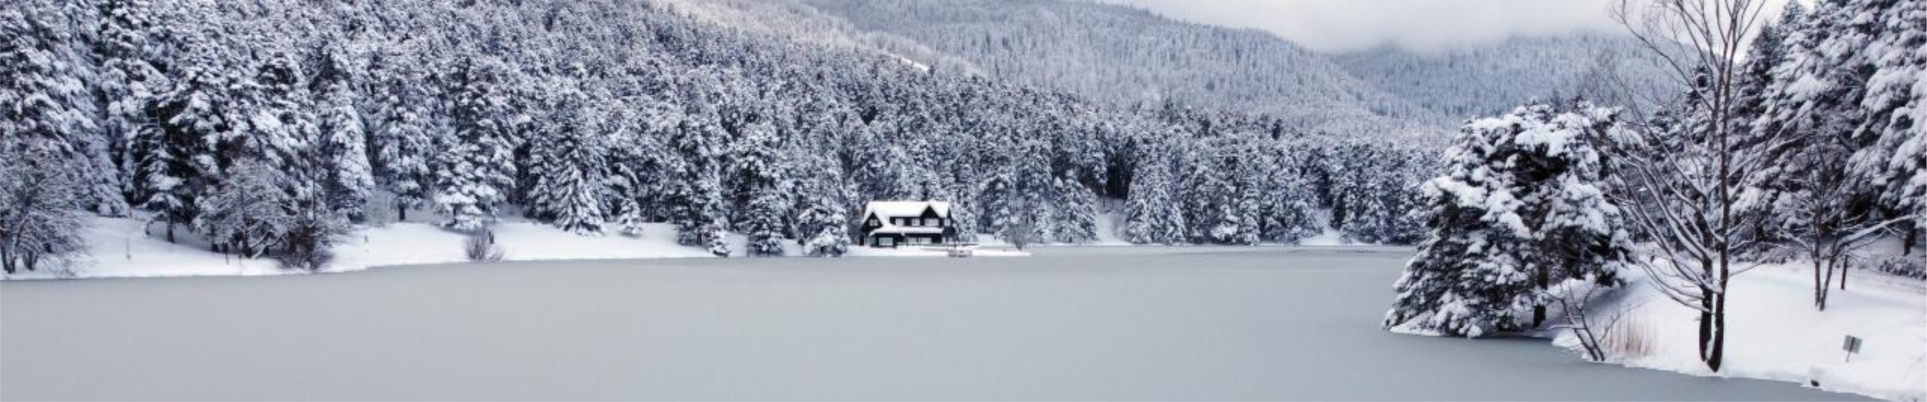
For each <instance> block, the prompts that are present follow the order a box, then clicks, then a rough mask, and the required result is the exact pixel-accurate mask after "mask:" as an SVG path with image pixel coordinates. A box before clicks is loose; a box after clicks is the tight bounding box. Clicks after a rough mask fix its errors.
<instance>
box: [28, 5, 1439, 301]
mask: <svg viewBox="0 0 1927 402" xmlns="http://www.w3.org/2000/svg"><path fill="white" fill-rule="evenodd" d="M0 68H5V69H6V70H7V71H5V74H4V75H0V77H4V78H0V101H4V103H6V104H14V105H20V106H19V107H16V108H12V109H9V110H7V111H6V114H5V115H4V116H0V117H4V118H3V119H0V124H3V125H4V126H0V128H3V129H4V131H5V132H6V134H7V135H6V136H5V137H4V141H5V142H4V144H3V145H4V147H0V150H3V151H5V152H6V155H5V159H6V160H9V161H23V162H22V163H17V164H9V165H8V169H6V170H5V176H4V177H5V179H4V180H0V183H3V184H4V185H5V186H4V188H3V189H0V190H4V191H5V193H6V197H5V199H6V200H7V201H6V202H5V203H0V214H4V215H5V217H6V219H8V220H10V221H16V222H29V223H31V224H30V225H25V226H16V227H14V228H9V229H8V231H7V232H5V233H0V234H4V235H5V236H7V237H8V240H9V241H7V242H5V243H4V244H6V245H7V246H6V249H5V250H4V251H6V252H7V254H6V255H7V257H6V258H5V260H6V261H7V262H8V264H9V265H8V268H9V269H10V270H11V269H14V268H16V267H24V268H33V267H34V265H35V264H36V262H38V261H48V260H57V259H61V258H67V257H72V256H73V254H74V253H75V252H77V251H78V250H81V249H83V247H80V246H81V244H79V243H80V242H81V241H82V240H81V239H80V238H79V237H77V235H76V234H75V232H76V230H75V226H76V225H79V224H81V223H82V222H83V221H84V220H82V219H80V217H79V215H78V214H79V213H81V212H80V211H86V213H93V214H100V215H106V216H128V215H133V216H140V217H145V218H149V219H151V220H152V221H153V225H154V226H157V227H165V229H164V230H163V231H161V233H165V235H164V236H166V237H167V238H168V239H170V240H172V239H173V238H174V237H175V236H176V233H177V232H179V231H188V232H190V233H192V234H193V235H196V236H200V237H201V238H204V239H207V240H208V243H210V244H212V245H213V246H212V247H213V248H214V249H215V250H216V251H221V252H227V253H234V254H239V255H242V256H247V257H260V256H268V255H278V256H283V257H291V258H293V259H295V260H297V261H296V262H295V263H293V264H291V265H293V266H301V267H309V268H312V267H313V266H312V265H309V264H313V263H325V258H323V257H325V256H322V257H317V255H325V252H326V250H327V248H328V245H329V243H330V242H331V241H332V240H333V239H335V238H337V237H339V235H340V234H341V233H345V232H348V231H352V230H354V227H355V226H354V225H353V223H355V222H366V221H369V220H370V219H371V217H376V216H388V215H398V214H399V215H405V214H406V212H407V211H408V210H409V209H411V208H426V209H430V210H433V211H436V214H435V215H436V216H434V217H431V218H428V219H433V220H435V221H437V222H439V223H441V224H442V225H443V226H446V227H448V228H450V229H453V230H461V231H479V230H484V229H486V228H487V227H488V226H489V225H490V224H491V223H492V222H494V221H496V220H497V219H498V218H500V217H502V216H504V215H506V214H509V213H512V212H513V213H521V214H523V215H525V216H526V217H528V218H531V219H535V220H538V221H542V222H550V223H552V224H554V225H555V226H557V227H559V228H562V229H565V230H568V231H572V232H576V233H580V234H582V235H588V236H596V235H611V234H618V233H624V234H634V232H635V231H637V230H640V228H641V226H640V223H643V222H670V223H673V224H674V226H675V227H677V228H678V229H679V230H678V231H677V235H678V236H679V240H680V241H681V242H682V243H684V244H687V245H692V246H700V247H710V248H712V249H715V248H719V247H726V245H724V244H723V242H722V240H721V239H722V237H723V233H725V232H738V233H743V234H746V235H747V236H748V237H749V239H750V242H749V245H748V247H750V248H751V249H752V250H750V251H751V254H772V253H780V252H781V248H779V247H775V245H776V244H779V243H780V242H784V241H799V242H802V241H809V242H810V243H811V244H812V245H820V246H822V247H826V248H835V247H838V246H840V244H842V243H845V242H847V241H848V237H849V235H848V234H847V230H848V225H850V224H851V223H852V222H850V221H852V220H853V219H852V218H851V216H852V215H854V213H855V211H856V210H857V209H856V208H858V207H859V206H860V205H861V204H862V203H863V202H865V201H868V200H876V199H936V200H951V201H953V202H955V203H956V204H957V205H958V206H959V208H958V210H957V211H958V215H959V216H958V222H957V223H958V225H959V226H960V228H961V229H964V232H965V233H992V234H995V235H997V236H1000V237H1006V238H1017V237H1024V238H1036V239H1047V240H1053V241H1065V242H1078V241H1086V240H1090V239H1093V238H1094V237H1095V233H1094V231H1095V230H1096V225H1095V223H1094V222H1095V220H1096V219H1097V215H1098V214H1097V211H1096V205H1097V198H1098V197H1100V196H1108V197H1120V198H1127V199H1128V200H1129V202H1128V203H1127V204H1128V205H1129V208H1128V209H1129V211H1128V214H1129V215H1130V218H1129V220H1128V222H1125V223H1124V224H1123V230H1124V231H1126V232H1128V234H1129V239H1130V240H1132V241H1136V242H1146V243H1172V242H1212V243H1232V244H1249V243H1255V242H1259V241H1280V242H1290V241H1293V240H1295V239H1297V238H1298V237H1300V236H1304V235H1306V234H1309V233H1313V232H1315V231H1317V230H1320V229H1321V228H1322V226H1321V225H1322V224H1326V223H1329V224H1330V225H1332V226H1334V227H1338V228H1340V229H1342V230H1344V231H1345V233H1347V234H1349V235H1350V236H1352V237H1353V238H1355V239H1358V240H1362V241H1372V242H1408V241H1412V240H1414V239H1415V238H1416V237H1417V228H1418V224H1417V223H1418V222H1419V221H1420V217H1419V216H1417V215H1415V214H1412V213H1411V211H1412V210H1414V208H1413V206H1412V200H1413V199H1415V198H1416V193H1415V190H1414V186H1413V185H1414V184H1415V183H1416V182H1417V181H1418V180H1419V178H1420V177H1422V176H1424V175H1425V173H1424V172H1427V171H1429V169H1428V168H1427V167H1426V166H1425V165H1426V164H1428V163H1429V161H1430V160H1431V159H1432V158H1431V157H1430V155H1431V153H1432V150H1430V149H1425V148H1404V147H1403V146H1402V145H1401V144H1400V143H1387V142H1371V141H1363V140H1354V139H1345V138H1340V137H1330V136H1323V135H1314V134H1309V133H1306V132H1303V131H1300V130H1296V129H1293V128H1292V127H1293V126H1292V125H1291V124H1288V122H1286V121H1282V120H1278V119H1274V118H1268V117H1262V116H1257V115H1248V114H1242V113H1231V112H1218V111H1212V110H1211V109H1209V108H1191V107H1187V106H1185V105H1184V104H1182V103H1177V102H1165V103H1159V104H1155V105H1152V106H1144V107H1138V108H1119V107H1115V106H1111V105H1107V104H1103V103H1093V102H1087V101H1085V100H1082V99H1081V98H1079V97H1077V96H1075V95H1071V94H1068V93H1060V92H1053V91H1049V90H1044V89H1038V88H1032V87H1027V86H1023V85H1021V84H1002V83H996V82H992V81H988V80H986V79H984V78H981V77H975V76H971V75H968V74H962V73H952V72H947V71H945V70H943V69H935V70H926V69H924V68H920V67H919V66H916V65H912V64H909V63H905V62H904V61H903V60H902V59H901V58H898V57H896V56H891V55H885V54H881V53H877V52H872V51H866V50H863V49H856V48H838V47H831V46H823V45H821V44H810V43H799V42H796V41H789V40H785V39H784V38H780V37H776V36H773V35H768V34H761V33H756V32H755V31H750V30H742V29H735V28H732V27H728V26H724V25H718V24H715V23H713V22H709V21H707V20H704V19H699V18H695V17H693V16H691V15H690V14H687V13H685V12H683V11H679V10H678V9H677V8H676V7H674V6H671V5H665V4H663V3H654V2H630V1H615V0H609V1H516V2H493V1H434V0H411V1H392V2H356V3H337V2H313V1H296V0H279V1H274V0H270V1H260V2H245V3H241V2H212V1H205V0H99V1H92V0H33V1H28V2H25V3H22V4H19V6H18V7H10V8H8V9H6V10H0ZM391 210H392V211H395V212H396V213H395V214H389V213H387V212H388V211H391ZM404 219H406V218H404ZM413 219H417V220H420V219H424V217H419V216H417V217H415V218H413Z"/></svg>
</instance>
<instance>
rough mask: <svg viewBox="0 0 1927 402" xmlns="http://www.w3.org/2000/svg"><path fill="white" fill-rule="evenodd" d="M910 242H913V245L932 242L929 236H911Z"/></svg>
mask: <svg viewBox="0 0 1927 402" xmlns="http://www.w3.org/2000/svg"><path fill="white" fill-rule="evenodd" d="M910 244H913V245H916V244H930V238H928V237H912V238H910Z"/></svg>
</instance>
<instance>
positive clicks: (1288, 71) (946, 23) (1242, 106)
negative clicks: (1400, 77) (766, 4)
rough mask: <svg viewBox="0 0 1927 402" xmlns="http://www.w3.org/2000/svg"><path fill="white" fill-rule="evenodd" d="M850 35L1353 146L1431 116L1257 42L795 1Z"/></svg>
mask: <svg viewBox="0 0 1927 402" xmlns="http://www.w3.org/2000/svg"><path fill="white" fill-rule="evenodd" d="M803 1H804V2H806V3H808V4H811V5H813V6H816V7H817V8H819V9H821V10H823V11H825V12H828V13H830V14H834V15H838V16H841V17H843V18H844V19H845V20H847V21H849V22H850V24H851V25H854V26H856V27H858V28H861V29H863V30H866V31H870V32H876V33H879V34H882V35H893V36H898V37H901V38H907V39H908V40H912V41H915V42H916V43H919V44H921V45H923V46H927V47H929V48H931V49H936V50H940V51H943V52H947V53H950V54H953V55H956V56H957V57H959V58H962V59H964V60H969V61H970V62H971V64H968V65H948V64H945V63H942V60H928V61H925V62H927V63H933V66H935V67H936V68H939V69H943V68H951V69H960V70H974V71H978V72H981V73H983V74H985V75H987V76H990V77H995V78H998V79H1001V80H1007V81H1010V82H1015V83H1021V84H1029V85H1039V86H1045V87H1052V88H1061V89H1064V90H1068V91H1070V92H1072V93H1077V94H1082V95H1085V96H1089V97H1091V98H1092V99H1095V100H1098V101H1103V102H1106V103H1110V104H1115V105H1132V104H1138V103H1150V104H1155V103H1158V102H1162V101H1165V100H1173V101H1179V102H1185V103H1191V104H1197V105H1200V106H1205V107H1212V108H1220V109H1226V110H1233V111H1239V112H1247V113H1263V114H1268V115H1272V116H1277V117H1279V118H1281V119H1283V120H1285V121H1286V122H1288V123H1291V124H1292V125H1293V126H1296V127H1305V128H1315V129H1323V130H1328V131H1346V132H1351V133H1353V134H1355V135H1379V134H1399V133H1412V132H1427V133H1435V132H1437V131H1438V130H1421V129H1418V128H1417V127H1414V126H1413V125H1412V124H1411V123H1412V122H1414V121H1429V120H1435V119H1434V118H1433V116H1431V115H1429V111H1427V110H1425V109H1422V108H1419V107H1416V106H1414V105H1412V104H1411V103H1409V102H1406V101H1405V100H1403V99H1400V98H1399V97H1397V96H1394V95H1391V94H1388V93H1385V92H1383V91H1380V90H1379V89H1378V88H1377V87H1376V86H1373V85H1369V84H1367V83H1364V82H1361V81H1359V80H1357V79H1354V78H1352V77H1351V76H1350V75H1348V74H1347V73H1346V71H1345V70H1344V69H1342V68H1340V67H1339V66H1337V65H1335V64H1333V63H1331V61H1330V60H1328V59H1327V58H1326V57H1325V56H1323V55H1320V54H1317V53H1314V52H1312V51H1310V50H1306V49H1304V48H1302V47H1299V46H1298V45H1296V44H1293V43H1291V42H1288V41H1285V40H1283V39H1279V38H1278V37H1277V36H1274V35H1272V34H1269V33H1265V32H1260V31H1255V30H1234V29H1226V28H1220V27H1213V26H1207V25H1201V24H1193V23H1186V22H1180V21H1176V20H1171V19H1168V18H1164V17H1160V16H1158V15H1155V14H1152V13H1150V12H1148V11H1143V10H1139V9H1135V8H1130V7H1125V6H1117V5H1107V4H1099V3H1090V2H1070V1H1042V0H1025V1H988V0H967V1H937V0H913V1H872V0H803Z"/></svg>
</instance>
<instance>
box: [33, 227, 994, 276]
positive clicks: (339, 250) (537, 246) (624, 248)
mask: <svg viewBox="0 0 1927 402" xmlns="http://www.w3.org/2000/svg"><path fill="white" fill-rule="evenodd" d="M90 222H91V225H90V226H89V227H88V228H87V232H86V239H87V245H88V255H87V256H84V257H82V258H81V259H80V260H77V261H73V262H71V263H69V264H66V266H65V267H62V268H63V269H41V270H39V271H23V272H20V273H16V274H11V275H0V280H21V279H67V278H137V277H170V276H258V275H293V274H306V273H308V272H305V271H299V270H284V269H281V267H280V264H279V263H278V262H276V261H275V260H274V259H272V258H257V259H248V258H238V257H234V256H231V255H223V254H219V253H215V252H212V251H209V247H208V245H207V244H208V242H207V241H205V240H203V239H200V238H198V237H196V236H195V235H194V234H193V233H191V232H189V231H188V230H186V229H185V228H176V229H177V230H176V231H175V236H176V237H175V240H176V241H177V242H176V243H170V242H168V241H167V238H166V236H165V235H166V232H165V228H164V227H162V226H161V225H158V224H156V225H153V226H152V227H148V228H146V229H148V230H146V231H143V227H145V226H147V225H146V221H144V220H140V219H132V218H90ZM491 228H492V229H493V230H494V231H495V242H496V245H497V246H499V247H501V248H502V250H503V256H502V259H503V260H506V261H544V260H613V259H650V258H713V257H714V256H713V255H710V254H709V252H708V251H707V250H704V249H702V248H698V247H689V246H683V245H680V244H676V229H675V227H674V226H672V225H669V224H665V223H650V224H644V225H643V234H642V235H641V236H625V235H620V234H613V233H612V234H607V235H603V236H581V235H576V234H572V233H568V232H565V231H562V230H560V229H556V228H555V227H553V226H549V225H546V224H542V223H537V222H529V221H524V220H518V219H508V220H504V221H503V222H500V223H497V224H495V225H494V226H491ZM467 236H468V235H467V234H465V233H460V232H454V231H449V230H446V229H442V228H441V227H438V226H435V225H434V224H429V223H422V222H397V223H391V224H388V225H385V226H380V227H360V228H358V230H356V231H355V232H354V233H353V234H351V235H349V236H347V237H346V238H343V239H341V240H340V241H339V243H337V244H336V245H335V248H334V251H335V261H334V262H333V263H332V264H330V265H329V267H328V268H326V269H324V270H323V271H322V272H324V273H332V272H348V271H359V270H364V269H368V268H370V267H381V266H396V265H422V264H445V263H460V262H467V261H468V258H467V257H466V256H465V255H464V253H463V249H462V248H463V244H464V243H465V242H466V241H467V239H468V237H467ZM729 243H730V246H731V251H732V254H731V256H732V257H742V256H744V250H745V249H746V248H745V247H744V245H745V243H746V239H745V238H744V237H743V236H742V235H740V234H730V235H729ZM850 250H851V252H850V253H849V255H851V256H887V257H943V256H946V253H945V252H944V251H942V250H939V249H922V248H909V247H906V248H901V249H872V248H867V247H862V246H851V248H850ZM784 251H785V252H786V255H789V256H792V257H799V258H807V257H804V256H803V252H802V248H801V247H800V246H797V245H796V244H795V243H794V242H788V241H786V242H784ZM975 255H976V256H983V257H1009V256H1027V255H1030V254H1029V253H1024V252H1021V251H1008V250H1002V249H995V248H981V247H980V248H978V249H977V251H976V254H975Z"/></svg>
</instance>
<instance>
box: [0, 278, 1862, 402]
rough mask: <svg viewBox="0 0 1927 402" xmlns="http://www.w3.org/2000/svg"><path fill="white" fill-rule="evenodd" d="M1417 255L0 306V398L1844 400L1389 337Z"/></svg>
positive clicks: (345, 282) (261, 284)
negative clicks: (1384, 321)
mask: <svg viewBox="0 0 1927 402" xmlns="http://www.w3.org/2000/svg"><path fill="white" fill-rule="evenodd" d="M1409 258H1411V249H1409V248H1380V247H1357V248H1291V249H1280V248H1251V247H1181V248H1155V247H1076V248H1040V249H1037V255H1036V256H1033V257H1031V258H969V259H958V258H843V259H812V258H787V259H762V258H730V259H714V258H709V259H655V260H639V261H568V262H560V261H556V262H515V263H501V264H454V265H431V266H418V267H400V268H392V269H380V270H372V271H367V272H361V273H356V274H351V275H317V276H307V277H286V276H282V277H251V278H233V277H204V278H171V279H150V280H107V281H23V282H0V322H4V324H5V325H0V357H4V358H0V373H3V375H0V399H25V400H36V399H143V400H156V399H190V400H208V399H250V400H287V399H336V400H359V399H385V400H394V399H438V400H447V399H490V400H505V399H516V400H524V399H543V400H556V399H568V400H589V399H596V400H601V399H758V400H767V399H785V400H801V399H809V400H876V399H885V400H907V399H920V400H927V399H946V400H1120V399H1173V400H1227V399H1239V400H1276V399H1321V400H1334V399H1347V400H1355V399H1397V400H1412V399H1423V400H1441V399H1447V400H1493V399H1499V400H1570V399H1579V400H1699V399H1738V400H1787V399H1825V400H1837V399H1850V398H1851V397H1852V396H1851V395H1842V394H1833V393H1825V392H1820V391H1818V390H1814V389H1811V388H1801V387H1799V386H1797V385H1795V384H1792V383H1785V382H1770V381H1756V380H1739V379H1710V378H1703V377H1694V376H1684V375H1678V374H1673V373H1667V372H1661V371H1655V370H1641V369H1629V368H1624V367H1618V366H1613V365H1603V364H1592V363H1585V362H1582V361H1580V360H1579V359H1578V358H1576V357H1575V356H1573V355H1572V354H1571V353H1570V352H1568V351H1565V350H1562V349H1559V348H1554V347H1549V346H1547V344H1546V342H1545V341H1543V340H1536V339H1486V340H1465V339H1443V338H1430V337H1414V336H1401V335H1396V334H1392V333H1388V332H1386V331H1383V330H1381V329H1379V327H1378V321H1379V317H1381V316H1382V314H1383V312H1384V308H1385V304H1386V303H1387V301H1388V300H1391V290H1390V286H1389V285H1388V284H1390V283H1391V281H1392V280H1393V279H1394V278H1396V277H1397V275H1398V273H1399V268H1400V266H1402V264H1403V263H1404V261H1405V260H1406V259H1409ZM1870 347H1876V346H1874V344H1870Z"/></svg>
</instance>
